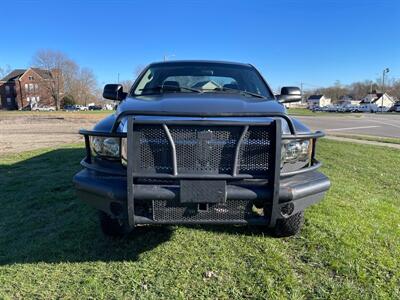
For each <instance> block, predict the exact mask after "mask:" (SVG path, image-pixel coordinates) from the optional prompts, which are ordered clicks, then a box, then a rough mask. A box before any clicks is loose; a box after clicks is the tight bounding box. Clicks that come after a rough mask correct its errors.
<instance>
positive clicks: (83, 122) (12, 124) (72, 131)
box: [0, 112, 106, 155]
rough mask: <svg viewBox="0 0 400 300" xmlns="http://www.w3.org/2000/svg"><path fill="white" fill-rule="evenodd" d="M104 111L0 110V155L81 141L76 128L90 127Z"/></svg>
mask: <svg viewBox="0 0 400 300" xmlns="http://www.w3.org/2000/svg"><path fill="white" fill-rule="evenodd" d="M105 116H106V114H82V113H65V112H61V113H57V112H56V113H40V112H38V113H21V114H18V113H13V114H10V113H4V114H3V113H0V140H1V142H0V155H4V154H9V153H18V152H22V151H28V150H34V149H39V148H46V147H54V146H59V145H62V144H65V143H76V142H82V141H83V138H82V136H80V135H79V134H78V131H79V129H81V128H86V129H90V128H92V127H93V125H94V124H96V123H97V122H98V121H99V120H101V119H102V118H104V117H105Z"/></svg>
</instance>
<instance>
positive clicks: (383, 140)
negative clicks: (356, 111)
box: [329, 133, 400, 144]
mask: <svg viewBox="0 0 400 300" xmlns="http://www.w3.org/2000/svg"><path fill="white" fill-rule="evenodd" d="M329 135H333V136H338V137H344V138H350V139H356V140H362V141H372V142H380V143H389V144H400V138H391V137H380V136H372V135H361V134H339V133H330V134H329Z"/></svg>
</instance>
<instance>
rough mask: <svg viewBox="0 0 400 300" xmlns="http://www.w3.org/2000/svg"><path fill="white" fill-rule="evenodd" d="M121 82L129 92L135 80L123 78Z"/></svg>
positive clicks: (125, 90)
mask: <svg viewBox="0 0 400 300" xmlns="http://www.w3.org/2000/svg"><path fill="white" fill-rule="evenodd" d="M120 84H121V85H122V87H123V88H124V92H129V90H130V89H131V87H132V85H133V80H122V81H121V82H120Z"/></svg>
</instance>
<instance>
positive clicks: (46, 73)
mask: <svg viewBox="0 0 400 300" xmlns="http://www.w3.org/2000/svg"><path fill="white" fill-rule="evenodd" d="M31 69H32V70H33V71H35V72H36V73H37V74H38V75H39V76H40V77H42V78H43V79H52V78H53V76H52V74H51V72H50V71H48V70H44V69H40V68H31ZM27 70H28V69H15V70H13V71H11V72H10V73H9V74H8V75H7V76H5V77H4V78H2V79H1V80H0V81H11V80H15V79H17V78H20V77H21V76H22V75H24V74H25V72H26V71H27Z"/></svg>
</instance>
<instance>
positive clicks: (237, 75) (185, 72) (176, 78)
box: [131, 62, 273, 99]
mask: <svg viewBox="0 0 400 300" xmlns="http://www.w3.org/2000/svg"><path fill="white" fill-rule="evenodd" d="M161 93H240V94H241V95H243V96H248V97H257V98H266V99H273V95H272V93H271V91H270V89H269V88H268V86H267V85H266V84H265V83H264V81H263V80H262V79H261V76H260V74H259V73H258V72H257V71H256V70H255V69H254V68H253V67H251V66H246V65H236V64H224V63H199V62H194V63H188V62H185V63H160V64H154V65H151V66H150V67H149V68H148V69H146V71H145V72H144V73H143V74H142V76H141V77H140V78H139V79H138V83H137V84H136V85H135V88H134V89H132V91H131V95H132V96H138V95H154V94H161Z"/></svg>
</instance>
